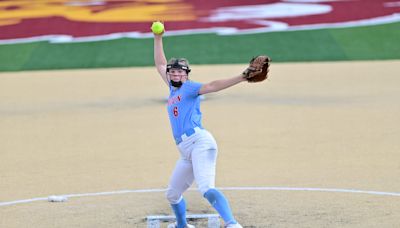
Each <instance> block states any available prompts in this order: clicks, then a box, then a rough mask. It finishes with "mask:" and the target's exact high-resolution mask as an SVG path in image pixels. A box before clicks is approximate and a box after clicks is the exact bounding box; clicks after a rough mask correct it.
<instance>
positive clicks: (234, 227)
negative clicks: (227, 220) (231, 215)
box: [225, 223, 243, 228]
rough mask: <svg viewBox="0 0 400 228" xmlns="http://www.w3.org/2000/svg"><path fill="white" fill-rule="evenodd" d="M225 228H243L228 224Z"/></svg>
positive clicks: (238, 225)
mask: <svg viewBox="0 0 400 228" xmlns="http://www.w3.org/2000/svg"><path fill="white" fill-rule="evenodd" d="M225 228H243V226H241V225H240V224H239V223H236V224H229V225H227V226H225Z"/></svg>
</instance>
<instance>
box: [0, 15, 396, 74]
mask: <svg viewBox="0 0 400 228" xmlns="http://www.w3.org/2000/svg"><path fill="white" fill-rule="evenodd" d="M399 37H400V23H392V24H386V25H378V26H367V27H356V28H340V29H321V30H311V31H293V32H274V33H263V34H253V35H238V36H217V35H215V34H206V35H186V36H174V37H165V38H164V43H165V45H164V46H165V51H166V53H167V55H168V56H181V57H186V58H188V59H189V60H190V61H191V63H194V64H214V63H244V62H247V61H248V59H249V57H250V56H253V55H257V54H260V53H267V54H268V55H270V56H271V57H272V59H273V61H275V62H297V61H337V60H375V59H400V45H399ZM152 64H153V40H152V39H127V38H125V39H118V40H111V41H99V42H87V43H64V44H51V43H48V42H35V43H26V44H14V45H0V71H19V70H40V69H68V68H98V67H128V66H148V65H152Z"/></svg>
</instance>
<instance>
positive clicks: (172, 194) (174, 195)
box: [165, 189, 182, 204]
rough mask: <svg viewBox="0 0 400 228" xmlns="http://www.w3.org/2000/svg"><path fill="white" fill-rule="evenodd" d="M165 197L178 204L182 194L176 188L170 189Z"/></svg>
mask: <svg viewBox="0 0 400 228" xmlns="http://www.w3.org/2000/svg"><path fill="white" fill-rule="evenodd" d="M165 197H166V198H167V200H168V201H169V203H170V204H177V203H179V201H180V200H181V197H182V194H181V193H180V192H178V191H176V190H174V189H168V190H167V192H165Z"/></svg>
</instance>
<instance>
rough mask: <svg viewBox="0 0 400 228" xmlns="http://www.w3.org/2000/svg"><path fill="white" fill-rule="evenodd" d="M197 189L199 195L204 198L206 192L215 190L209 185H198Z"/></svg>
mask: <svg viewBox="0 0 400 228" xmlns="http://www.w3.org/2000/svg"><path fill="white" fill-rule="evenodd" d="M198 189H199V191H200V193H201V195H202V196H204V194H206V192H208V190H210V189H215V186H214V185H211V184H208V183H205V184H201V183H199V184H198Z"/></svg>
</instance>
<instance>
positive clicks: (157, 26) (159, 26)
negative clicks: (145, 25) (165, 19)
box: [151, 21, 164, 35]
mask: <svg viewBox="0 0 400 228" xmlns="http://www.w3.org/2000/svg"><path fill="white" fill-rule="evenodd" d="M151 31H153V33H154V34H156V35H160V34H161V33H163V32H164V25H163V23H161V22H159V21H155V22H153V24H152V25H151Z"/></svg>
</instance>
